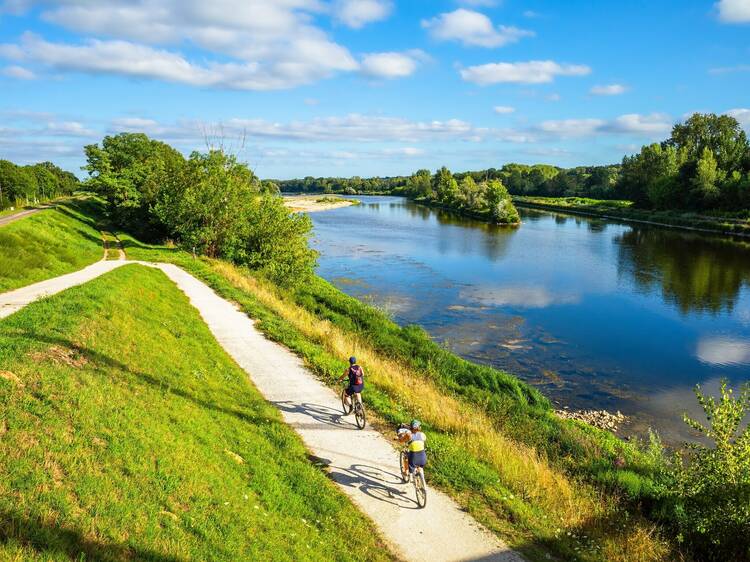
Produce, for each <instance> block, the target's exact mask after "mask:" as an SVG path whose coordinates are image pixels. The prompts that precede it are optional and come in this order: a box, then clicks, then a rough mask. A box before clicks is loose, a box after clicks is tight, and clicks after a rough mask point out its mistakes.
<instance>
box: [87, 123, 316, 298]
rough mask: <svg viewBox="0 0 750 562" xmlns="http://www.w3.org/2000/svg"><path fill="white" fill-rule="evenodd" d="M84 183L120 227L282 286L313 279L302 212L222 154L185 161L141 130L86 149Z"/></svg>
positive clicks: (205, 154) (234, 159) (199, 154)
mask: <svg viewBox="0 0 750 562" xmlns="http://www.w3.org/2000/svg"><path fill="white" fill-rule="evenodd" d="M84 150H85V154H86V161H87V164H86V166H85V167H84V169H85V170H86V171H87V172H88V173H89V178H88V180H87V181H86V182H85V183H86V186H87V187H88V188H89V189H91V190H93V191H94V192H96V193H98V194H99V195H100V196H102V197H103V198H104V199H105V200H106V201H107V208H108V213H109V216H110V219H111V220H112V221H113V222H114V223H115V224H116V225H118V226H120V227H122V228H124V229H126V230H129V231H131V232H134V233H137V234H138V235H140V236H141V237H144V238H146V239H152V240H160V239H172V240H174V241H175V242H177V243H178V244H180V245H181V246H183V247H185V248H186V249H189V250H191V251H194V252H196V253H200V254H203V255H206V256H208V257H213V258H222V259H226V260H229V261H231V262H233V263H236V264H239V265H243V266H247V267H249V268H251V269H253V270H255V271H258V272H260V273H263V274H264V275H266V276H267V277H269V278H270V279H272V280H274V281H275V282H277V283H279V284H282V285H294V284H296V283H298V282H300V281H302V280H304V279H305V278H307V277H308V276H309V275H311V274H312V271H313V268H314V266H315V262H316V254H315V252H314V251H313V250H311V249H310V248H309V246H308V237H309V234H310V231H311V229H312V223H311V222H310V219H309V218H308V217H307V216H305V215H295V214H290V213H289V212H288V211H287V209H286V207H284V204H283V201H282V199H281V197H278V188H277V187H276V186H275V185H274V184H273V183H271V182H263V181H261V180H260V179H259V178H258V177H257V176H256V175H255V174H254V173H253V171H252V170H251V169H250V168H249V167H248V166H247V165H246V164H244V163H242V162H240V161H238V159H237V157H236V156H234V155H231V154H227V153H226V152H225V151H224V150H222V149H210V150H208V151H207V152H193V153H192V154H191V155H190V156H189V157H187V158H185V157H184V156H183V155H182V154H181V153H180V152H178V151H177V150H175V149H174V148H172V147H171V146H169V145H168V144H166V143H163V142H160V141H156V140H153V139H150V138H148V137H147V136H146V135H144V134H141V133H121V134H118V135H114V136H107V137H105V138H104V140H103V141H102V142H101V145H99V144H91V145H88V146H86V147H85V149H84Z"/></svg>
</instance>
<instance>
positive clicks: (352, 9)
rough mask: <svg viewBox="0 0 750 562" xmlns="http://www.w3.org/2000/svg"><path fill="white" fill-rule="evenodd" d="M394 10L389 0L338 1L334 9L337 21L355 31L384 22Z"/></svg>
mask: <svg viewBox="0 0 750 562" xmlns="http://www.w3.org/2000/svg"><path fill="white" fill-rule="evenodd" d="M392 9H393V5H392V3H391V2H390V1H388V0H338V1H337V2H336V3H335V4H334V7H333V10H334V14H335V17H336V19H337V20H338V21H340V22H341V23H343V24H344V25H347V26H349V27H351V28H353V29H359V28H361V27H364V26H365V25H366V24H368V23H371V22H375V21H380V20H384V19H385V18H387V17H388V16H389V15H390V13H391V10H392Z"/></svg>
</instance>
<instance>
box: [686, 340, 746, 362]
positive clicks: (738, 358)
mask: <svg viewBox="0 0 750 562" xmlns="http://www.w3.org/2000/svg"><path fill="white" fill-rule="evenodd" d="M695 355H696V357H698V359H699V360H700V361H702V362H703V363H708V364H709V365H723V366H726V365H730V366H731V365H747V364H750V340H742V339H733V338H724V337H707V338H702V339H700V340H699V341H698V345H697V347H696V351H695Z"/></svg>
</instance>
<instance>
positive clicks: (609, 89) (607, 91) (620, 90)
mask: <svg viewBox="0 0 750 562" xmlns="http://www.w3.org/2000/svg"><path fill="white" fill-rule="evenodd" d="M627 90H628V89H627V87H625V86H623V85H622V84H607V85H605V86H594V87H593V88H591V90H589V93H590V94H592V95H594V96H619V95H620V94H624V93H625V92H626V91H627Z"/></svg>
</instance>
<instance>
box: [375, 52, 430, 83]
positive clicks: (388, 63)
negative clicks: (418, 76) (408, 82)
mask: <svg viewBox="0 0 750 562" xmlns="http://www.w3.org/2000/svg"><path fill="white" fill-rule="evenodd" d="M417 56H420V53H419V52H411V53H370V54H367V55H364V56H363V57H362V64H361V67H362V72H363V73H364V74H366V75H368V76H372V77H374V78H389V79H391V78H403V77H405V76H411V75H412V74H413V73H414V71H416V70H417V60H416V58H415V57H417Z"/></svg>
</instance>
